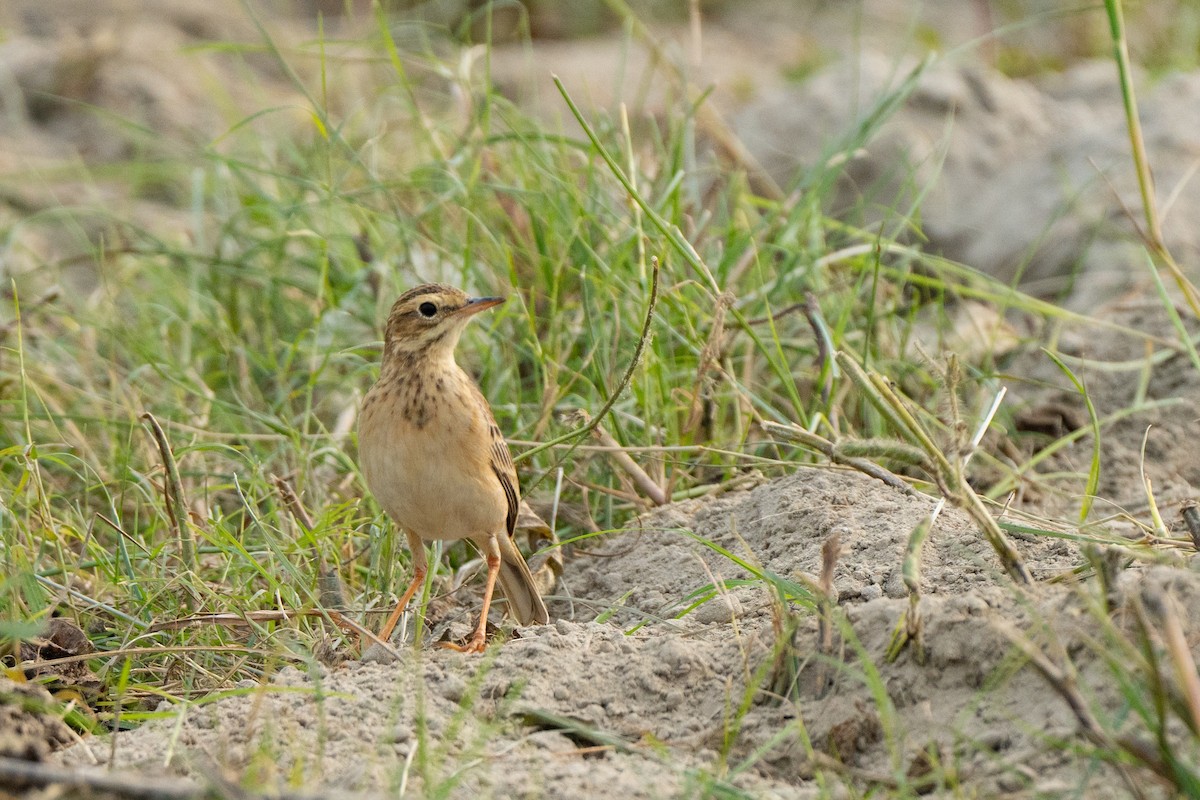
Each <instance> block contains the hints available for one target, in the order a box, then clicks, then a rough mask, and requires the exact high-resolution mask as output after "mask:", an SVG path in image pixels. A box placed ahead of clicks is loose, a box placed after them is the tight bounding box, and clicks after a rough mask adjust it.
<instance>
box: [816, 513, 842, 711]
mask: <svg viewBox="0 0 1200 800" xmlns="http://www.w3.org/2000/svg"><path fill="white" fill-rule="evenodd" d="M841 556H842V537H841V536H839V535H838V534H836V533H835V534H833V535H832V536H830V537H829V538H828V539H826V540H825V543H824V544H823V545H821V578H820V582H819V583H818V588H819V589H820V592H818V593H817V598H816V599H817V650H818V652H820V654H821V655H823V656H825V660H824V661H820V662H818V664H817V669H816V680H815V684H816V686H815V689H816V692H815V694H816V696H817V697H824V696H825V694H826V692H828V691H829V688H830V687H831V686H832V684H833V681H832V680H831V679H830V678H831V676H830V674H829V669H830V666H829V665H830V663H832V660H833V628H834V625H833V609H834V608H835V607H836V606H837V598H838V594H837V589H835V588H834V585H833V572H834V570H835V569H836V568H837V562H838V559H839V558H841Z"/></svg>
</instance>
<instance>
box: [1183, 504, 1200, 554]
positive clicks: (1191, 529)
mask: <svg viewBox="0 0 1200 800" xmlns="http://www.w3.org/2000/svg"><path fill="white" fill-rule="evenodd" d="M1179 513H1180V516H1182V517H1183V524H1184V526H1185V527H1186V528H1187V529H1188V534H1189V535H1190V536H1191V537H1192V547H1193V548H1195V549H1196V550H1200V508H1198V507H1197V506H1196V504H1195V503H1194V502H1189V503H1187V504H1186V505H1184V507H1183V509H1182V510H1180V512H1179Z"/></svg>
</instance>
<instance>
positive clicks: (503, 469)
mask: <svg viewBox="0 0 1200 800" xmlns="http://www.w3.org/2000/svg"><path fill="white" fill-rule="evenodd" d="M476 398H477V399H478V400H479V402H480V404H482V405H483V411H484V413H485V415H486V417H487V421H488V435H489V436H490V437H491V440H492V449H491V454H490V456H491V458H490V460H491V467H492V472H494V473H495V474H496V478H497V479H498V480H499V481H500V488H501V489H503V490H504V497H505V499H506V500H507V501H508V516H507V519H506V520H505V522H506V527H507V528H508V535H509V536H512V535H513V531H515V530H516V528H517V514H518V513H519V512H520V510H521V487H520V484H519V483H518V482H517V468H516V467H515V466H514V465H513V460H512V454H511V453H509V452H508V443H507V442H505V441H504V435H503V434H502V433H500V426H499V425H497V424H496V418H495V417H494V416H492V409H491V407H490V406H489V405H488V403H487V400H486V399H484V396H483V393H482V392H479V391H478V390H477V391H476Z"/></svg>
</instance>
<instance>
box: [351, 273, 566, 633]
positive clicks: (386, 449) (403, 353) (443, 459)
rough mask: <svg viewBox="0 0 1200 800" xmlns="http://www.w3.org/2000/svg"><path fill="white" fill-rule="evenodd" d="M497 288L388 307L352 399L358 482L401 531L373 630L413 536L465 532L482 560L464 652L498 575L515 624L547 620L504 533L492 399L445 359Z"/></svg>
mask: <svg viewBox="0 0 1200 800" xmlns="http://www.w3.org/2000/svg"><path fill="white" fill-rule="evenodd" d="M503 302H504V298H503V297H470V296H468V295H467V293H466V292H464V291H462V290H461V289H458V288H455V287H453V286H448V285H445V284H440V283H428V284H424V285H421V286H417V287H415V288H413V289H409V290H408V291H407V292H405V293H404V294H402V295H400V297H399V299H397V300H396V302H395V303H394V304H393V305H392V309H391V312H390V313H389V314H388V318H387V323H386V325H385V327H384V337H383V357H382V361H381V365H380V371H379V379H378V380H377V381H376V382H375V384H374V385H373V386H372V387H371V389H370V390H369V391H368V392H367V394H366V396H365V397H364V398H363V403H362V410H361V413H360V416H359V428H358V450H359V466H360V468H361V470H362V474H363V477H364V478H365V479H366V483H367V487H368V488H369V489H370V491H371V493H372V494H373V495H374V496H375V499H376V500H377V501H378V502H379V505H380V506H381V507H382V508H383V510H384V511H385V512H387V514H388V516H389V517H391V519H392V520H393V521H394V522H395V523H396V525H397V526H398V527H399V528H401V529H402V530H403V531H404V532H405V534H406V536H407V537H408V545H409V548H410V549H411V551H412V568H413V576H412V581H411V582H410V583H409V585H408V588H407V589H406V590H405V591H404V594H403V595H401V597H400V600H399V602H398V603H397V604H396V607H395V609H394V610H393V611H392V613H391V615H390V616H389V617H388V619H387V621H386V622H385V623H384V625H383V628H382V629H381V630H380V632H379V638H380V639H382V640H384V641H387V640H388V637H389V636H390V635H391V633H392V629H393V628H395V626H396V622H397V621H398V620H399V619H400V615H401V614H402V613H403V612H404V609H405V607H406V606H407V605H408V602H409V601H410V600H411V599H412V597H413V595H414V594H415V593H416V591H417V589H418V588H419V587H420V586H421V585H422V584H423V583H424V581H425V575H426V574H427V572H428V562H427V560H426V556H425V547H424V543H425V542H429V541H433V540H437V539H442V540H452V541H456V540H459V539H469V540H470V541H471V542H473V543H474V544H475V546H476V547H478V548H479V551H480V552H481V554H482V555H483V557H484V560H485V561H486V563H487V582H486V583H485V585H484V590H483V610H482V611H481V612H480V617H479V624H478V625H477V626H476V627H475V630H474V633H473V634H472V635H471V637H470V639H469V640H468V641H467V642H466V644H465V645H455V644H446V646H448V647H451V648H452V649H455V650H460V651H463V652H471V653H478V652H482V651H483V650H484V648H485V645H486V632H487V621H488V611H489V610H490V607H491V602H492V595H493V593H494V591H495V587H496V583H497V580H498V581H499V584H500V588H501V590H502V591H503V593H504V597H505V599H506V600H507V605H508V611H509V613H510V614H511V616H513V617H514V618H515V619H516V621H517V623H518V624H520V625H534V624H538V625H545V624H547V623H548V622H549V621H550V616H549V614H548V613H547V611H546V605H545V603H544V602H543V600H542V597H541V595H540V594H539V593H538V590H537V587H536V585H535V583H534V580H533V577H532V575H531V574H530V572H529V566H528V565H527V564H526V563H525V559H524V557H522V555H521V551H520V550H518V549H517V546H516V544H515V543H514V542H513V533H514V530H515V528H516V522H517V515H518V512H519V510H520V506H521V492H520V485H519V483H518V481H517V470H516V467H514V466H513V460H512V454H511V453H510V452H509V450H508V444H507V443H506V442H505V441H504V436H503V435H502V434H501V432H500V427H499V426H498V425H497V424H496V418H495V416H494V415H493V414H492V409H491V406H490V405H488V402H487V399H486V398H484V396H483V393H482V392H481V391H480V390H479V387H478V386H477V385H476V384H475V381H474V380H472V379H471V377H470V376H469V375H468V374H467V373H466V372H465V371H464V370H463V369H462V367H460V366H459V365H458V363H457V362H456V361H455V360H454V350H455V347H456V345H457V344H458V340H459V337H460V336H461V335H462V332H463V330H464V329H465V328H466V326H467V323H468V322H469V321H470V320H471V319H472V318H473V317H474V316H475V315H476V314H478V313H479V312H481V311H485V310H487V309H489V308H493V307H495V306H498V305H500V304H501V303H503Z"/></svg>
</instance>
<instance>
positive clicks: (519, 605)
mask: <svg viewBox="0 0 1200 800" xmlns="http://www.w3.org/2000/svg"><path fill="white" fill-rule="evenodd" d="M496 538H497V539H499V543H500V574H499V579H500V588H501V590H503V592H504V598H505V599H506V600H508V612H509V613H510V614H511V615H512V616H513V618H514V619H516V621H517V624H519V625H545V624H546V623H548V622H549V621H550V614H549V612H547V611H546V604H545V603H543V602H542V596H541V595H540V594H538V590H537V586H536V585H535V584H534V582H533V575H531V574H530V573H529V565H528V564H526V563H525V559H524V557H523V556H522V555H521V551H520V550H518V549H517V546H516V545H515V544H513V541H512V539H511V538H509V537H508V536H504V535H501V536H498V537H496Z"/></svg>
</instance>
